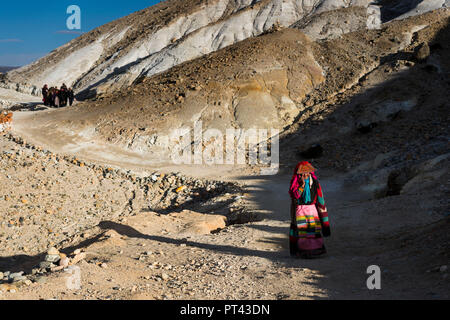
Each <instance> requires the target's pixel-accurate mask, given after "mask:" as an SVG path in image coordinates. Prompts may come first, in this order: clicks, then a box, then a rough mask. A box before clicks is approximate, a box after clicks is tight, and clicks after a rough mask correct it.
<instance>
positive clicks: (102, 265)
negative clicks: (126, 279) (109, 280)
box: [100, 263, 108, 269]
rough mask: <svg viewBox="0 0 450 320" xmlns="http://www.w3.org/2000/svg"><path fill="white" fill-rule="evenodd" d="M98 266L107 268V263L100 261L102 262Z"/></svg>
mask: <svg viewBox="0 0 450 320" xmlns="http://www.w3.org/2000/svg"><path fill="white" fill-rule="evenodd" d="M100 267H101V268H103V269H106V268H108V265H107V264H106V263H102V264H101V265H100Z"/></svg>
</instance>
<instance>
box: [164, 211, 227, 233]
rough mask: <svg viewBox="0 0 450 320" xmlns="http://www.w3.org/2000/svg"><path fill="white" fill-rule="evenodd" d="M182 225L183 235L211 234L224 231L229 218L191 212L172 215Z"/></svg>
mask: <svg viewBox="0 0 450 320" xmlns="http://www.w3.org/2000/svg"><path fill="white" fill-rule="evenodd" d="M170 216H171V217H173V218H176V219H177V220H178V221H179V222H180V223H181V232H180V233H181V234H187V235H189V234H192V235H201V234H210V233H211V232H213V231H216V230H220V229H224V228H225V227H226V221H227V218H226V217H225V216H222V215H213V214H203V213H198V212H194V211H190V210H183V211H181V212H176V213H171V214H170Z"/></svg>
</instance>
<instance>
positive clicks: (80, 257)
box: [70, 252, 86, 265]
mask: <svg viewBox="0 0 450 320" xmlns="http://www.w3.org/2000/svg"><path fill="white" fill-rule="evenodd" d="M84 259H86V253H84V252H81V253H79V254H77V255H76V256H75V257H74V258H73V259H72V262H71V263H70V264H71V265H75V264H77V263H78V262H80V261H81V260H84Z"/></svg>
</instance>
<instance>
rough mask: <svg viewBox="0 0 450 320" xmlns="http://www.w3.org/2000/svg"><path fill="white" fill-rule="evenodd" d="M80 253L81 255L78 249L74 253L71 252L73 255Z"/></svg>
mask: <svg viewBox="0 0 450 320" xmlns="http://www.w3.org/2000/svg"><path fill="white" fill-rule="evenodd" d="M80 253H81V250H80V249H77V250H75V251H74V252H73V254H74V255H78V254H80Z"/></svg>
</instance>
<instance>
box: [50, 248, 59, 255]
mask: <svg viewBox="0 0 450 320" xmlns="http://www.w3.org/2000/svg"><path fill="white" fill-rule="evenodd" d="M47 254H48V255H50V256H56V255H59V251H58V249H56V248H55V247H52V248H50V249H49V250H48V251H47Z"/></svg>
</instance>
